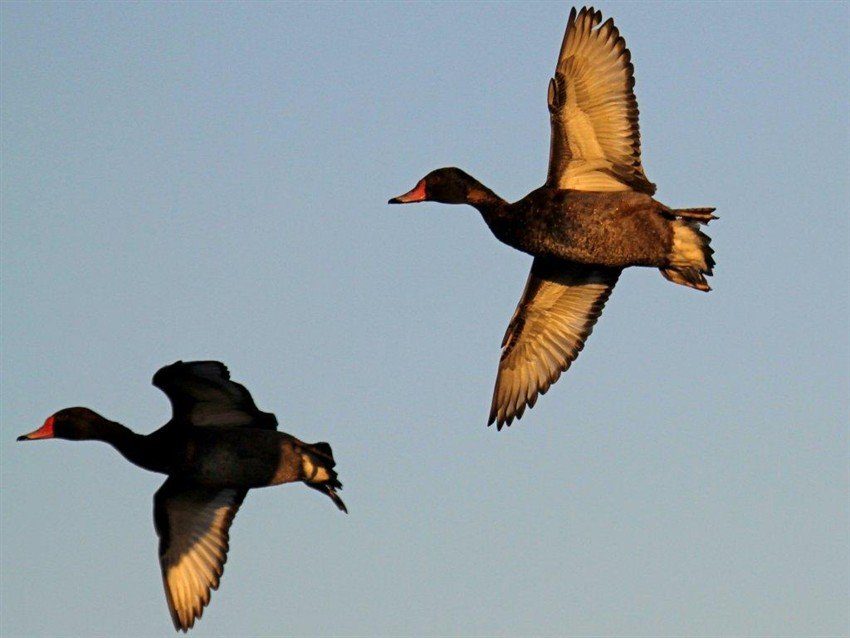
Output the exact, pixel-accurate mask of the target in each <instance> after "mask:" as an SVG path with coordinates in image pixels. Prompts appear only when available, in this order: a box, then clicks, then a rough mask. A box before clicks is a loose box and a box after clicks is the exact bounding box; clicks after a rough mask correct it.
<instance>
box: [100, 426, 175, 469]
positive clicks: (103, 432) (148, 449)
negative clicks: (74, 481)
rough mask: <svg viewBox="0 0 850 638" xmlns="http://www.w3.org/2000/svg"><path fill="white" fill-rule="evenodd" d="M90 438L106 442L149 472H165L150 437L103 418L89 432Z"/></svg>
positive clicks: (163, 464)
mask: <svg viewBox="0 0 850 638" xmlns="http://www.w3.org/2000/svg"><path fill="white" fill-rule="evenodd" d="M90 438H91V439H93V440H95V441H103V442H104V443H108V444H109V445H111V446H112V447H114V448H115V449H116V450H118V453H119V454H121V456H123V457H124V458H125V459H127V460H128V461H130V463H134V464H136V465H138V466H139V467H142V468H144V469H146V470H150V471H151V472H167V468H166V467H165V463H164V462H163V461H162V459H161V456H162V455H161V454H157V453H156V451H155V448H154V446H153V445H152V443H153V442H152V441H151V440H150V437H148V436H145V435H142V434H136V433H135V432H133V431H132V430H131V429H130V428H128V427H125V426H123V425H121V424H120V423H116V422H115V421H108V420H106V419H104V420H103V421H101V422H99V423H98V424H97V425H96V427H94V428H93V431H92V432H91V437H90Z"/></svg>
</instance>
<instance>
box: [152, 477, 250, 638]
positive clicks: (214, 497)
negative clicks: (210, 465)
mask: <svg viewBox="0 0 850 638" xmlns="http://www.w3.org/2000/svg"><path fill="white" fill-rule="evenodd" d="M245 493H246V491H245V490H239V489H212V488H202V487H198V486H186V485H182V484H181V483H180V482H179V481H177V480H175V479H168V480H167V481H166V482H165V483H164V484H163V485H162V487H161V488H160V489H159V490H158V491H157V493H156V494H155V495H154V524H155V526H156V532H157V534H158V535H159V537H160V544H159V561H160V567H161V568H162V582H163V585H164V586H165V598H166V601H167V602H168V610H169V611H170V612H171V619H172V620H173V621H174V626H175V628H177V629H179V630H182V631H188V630H189V629H190V628H191V627H192V625H194V624H195V620H196V619H198V618H200V617H201V614H203V611H204V607H205V606H206V605H207V604H208V603H209V602H210V590H211V589H217V588H218V584H219V581H220V579H221V575H222V573H223V572H224V563H225V561H226V560H227V550H228V549H229V529H230V524H231V523H232V521H233V517H234V516H235V515H236V512H237V511H238V510H239V506H240V505H241V504H242V500H243V499H244V498H245Z"/></svg>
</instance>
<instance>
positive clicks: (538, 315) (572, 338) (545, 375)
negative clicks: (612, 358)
mask: <svg viewBox="0 0 850 638" xmlns="http://www.w3.org/2000/svg"><path fill="white" fill-rule="evenodd" d="M620 272H621V270H620V269H619V268H603V267H599V266H585V265H583V264H577V263H574V262H569V261H559V260H547V259H543V258H541V257H536V258H535V259H534V263H533V264H532V266H531V273H530V274H529V275H528V282H527V283H526V285H525V291H524V292H523V293H522V298H521V299H520V301H519V305H518V306H517V308H516V311H515V312H514V316H513V317H512V318H511V322H510V324H509V325H508V330H507V332H506V333H505V338H504V340H503V341H502V358H501V361H500V362H499V373H498V375H497V377H496V388H495V390H494V391H493V402H492V405H491V407H490V419H489V421H488V423H487V424H488V425H491V424H492V423H493V422H495V423H496V426H497V427H498V429H500V430H501V429H502V426H503V425H510V424H511V422H512V421H513V420H514V419H519V418H520V417H521V416H522V413H523V412H524V411H525V407H526V406H528V407H534V404H535V402H536V401H537V396H538V395H539V394H545V392H546V390H548V389H549V386H551V385H552V384H553V383H555V381H557V380H558V377H560V376H561V373H562V372H565V371H566V370H567V368H569V367H570V364H571V363H572V362H573V360H575V358H576V357H577V356H578V353H579V352H581V349H582V348H583V347H584V342H585V340H586V339H587V337H588V336H589V335H590V333H591V331H592V330H593V325H594V324H595V323H596V320H597V319H598V318H599V315H600V314H602V308H603V307H604V306H605V302H606V301H607V300H608V297H609V296H610V295H611V290H612V289H613V288H614V284H616V283H617V278H618V277H619V276H620Z"/></svg>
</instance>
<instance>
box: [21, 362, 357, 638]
mask: <svg viewBox="0 0 850 638" xmlns="http://www.w3.org/2000/svg"><path fill="white" fill-rule="evenodd" d="M153 384H154V385H155V386H156V387H158V388H159V389H160V390H162V391H163V392H165V394H166V395H167V396H168V398H169V399H170V400H171V405H172V408H173V416H172V418H171V420H170V421H169V422H168V423H167V424H165V425H164V426H162V427H161V428H160V429H158V430H157V431H155V432H153V433H151V434H148V435H141V434H136V433H134V432H132V431H130V430H129V429H128V428H126V427H124V426H123V425H121V424H120V423H115V422H114V421H109V420H108V419H106V418H104V417H102V416H101V415H99V414H97V413H96V412H94V411H92V410H89V409H88V408H66V409H64V410H60V411H59V412H57V413H56V414H54V415H52V416H50V417H48V418H47V420H46V421H45V422H44V425H42V426H41V427H40V428H39V429H37V430H35V431H34V432H31V433H29V434H25V435H23V436H20V437H18V440H19V441H33V440H38V439H54V438H55V439H70V440H75V441H79V440H94V441H104V442H106V443H109V444H110V445H112V446H113V447H114V448H115V449H116V450H118V452H120V453H121V454H122V455H123V456H124V457H125V458H126V459H127V460H128V461H130V462H131V463H135V464H136V465H138V466H139V467H142V468H144V469H146V470H150V471H152V472H159V473H162V474H167V475H168V478H167V479H166V481H165V483H163V484H162V487H160V488H159V490H158V491H157V492H156V494H155V495H154V499H153V515H154V526H155V528H156V533H157V534H158V535H159V561H160V566H161V567H162V581H163V584H164V585H165V597H166V600H167V602H168V609H169V611H170V612H171V618H172V620H173V621H174V626H175V628H176V629H178V630H182V631H188V630H189V628H190V627H192V625H194V623H195V620H196V619H197V618H200V617H201V614H202V613H203V610H204V607H205V606H206V605H207V604H208V603H209V601H210V590H211V589H217V588H218V584H219V579H220V578H221V575H222V572H223V570H224V563H225V561H226V560H227V550H228V542H229V529H230V524H231V523H232V522H233V517H234V516H235V515H236V512H237V510H238V509H239V506H240V505H242V501H243V500H244V499H245V495H246V494H247V493H248V490H249V489H251V488H255V487H266V486H269V485H278V484H280V483H291V482H295V481H301V482H302V483H304V484H305V485H307V487H311V488H313V489H315V490H318V491H319V492H322V493H323V494H326V495H327V496H329V497H330V499H331V500H332V501H333V502H334V504H335V505H336V506H337V507H338V508H339V509H340V510H342V511H343V512H347V510H346V508H345V504H344V503H343V502H342V499H340V497H339V495H338V494H337V492H336V491H337V490H338V489H340V488H342V484H341V483H340V482H339V480H338V479H337V474H336V472H335V471H334V469H333V468H334V465H335V462H334V457H333V452H332V451H331V446H330V445H328V444H327V443H304V442H303V441H299V440H298V439H296V438H295V437H294V436H290V435H289V434H284V433H283V432H278V431H277V419H276V418H275V416H274V414H271V413H269V412H261V411H260V410H259V409H257V406H256V405H255V404H254V400H253V399H252V398H251V395H250V393H249V392H248V390H247V389H246V388H245V387H244V386H243V385H240V384H239V383H235V382H233V381H231V380H230V373H229V372H228V370H227V368H226V367H225V365H224V364H223V363H219V362H218V361H194V362H187V363H183V362H182V361H178V362H177V363H174V364H172V365H170V366H166V367H164V368H162V369H161V370H159V371H158V372H157V373H156V374H155V375H154V377H153Z"/></svg>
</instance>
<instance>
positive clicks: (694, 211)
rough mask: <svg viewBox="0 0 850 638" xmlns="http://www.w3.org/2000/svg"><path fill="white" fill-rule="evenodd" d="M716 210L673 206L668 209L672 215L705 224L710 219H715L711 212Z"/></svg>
mask: <svg viewBox="0 0 850 638" xmlns="http://www.w3.org/2000/svg"><path fill="white" fill-rule="evenodd" d="M716 210H717V209H716V208H674V209H672V210H670V211H669V213H670V214H671V215H673V216H674V217H680V218H681V219H689V220H693V221H696V222H700V223H701V224H707V223H708V222H710V221H711V220H712V219H717V216H716V215H712V213H713V212H714V211H716Z"/></svg>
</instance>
